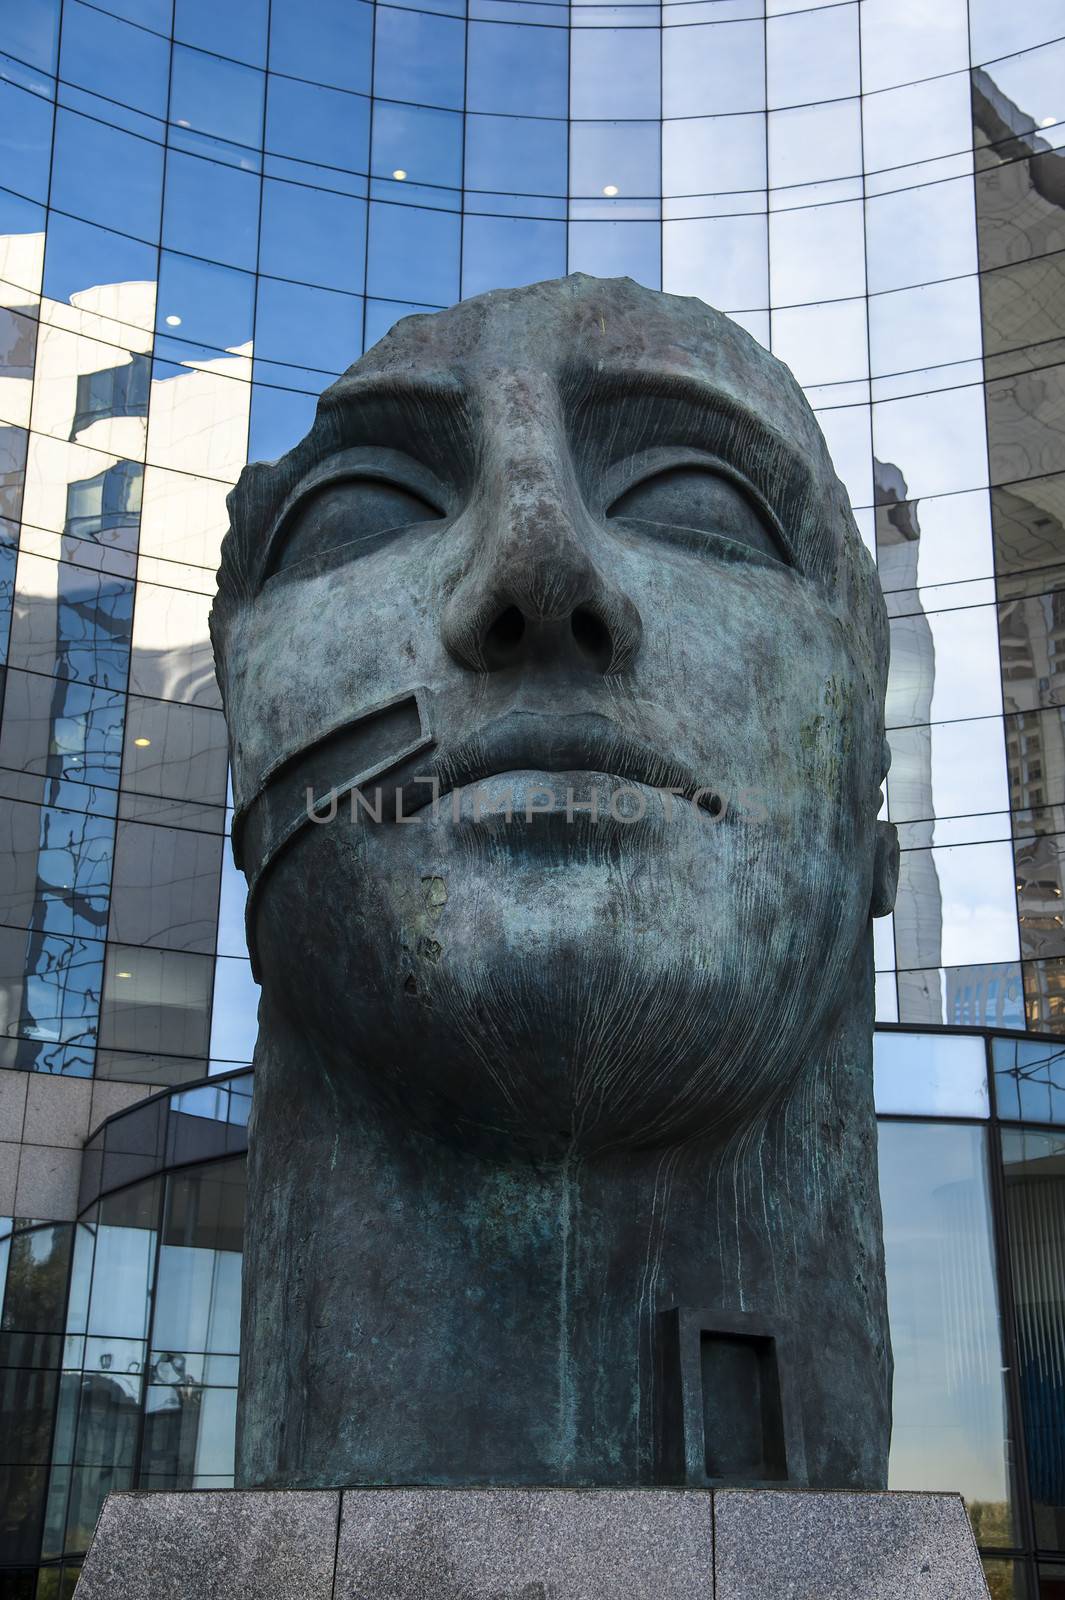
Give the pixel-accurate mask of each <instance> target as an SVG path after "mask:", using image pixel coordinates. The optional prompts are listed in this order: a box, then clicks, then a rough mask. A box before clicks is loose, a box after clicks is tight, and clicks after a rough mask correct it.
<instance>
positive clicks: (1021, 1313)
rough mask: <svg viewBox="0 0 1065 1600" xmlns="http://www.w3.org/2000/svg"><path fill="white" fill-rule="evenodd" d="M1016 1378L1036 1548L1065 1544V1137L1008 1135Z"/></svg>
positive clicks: (1004, 1146) (1008, 1214)
mask: <svg viewBox="0 0 1065 1600" xmlns="http://www.w3.org/2000/svg"><path fill="white" fill-rule="evenodd" d="M1002 1163H1003V1171H1004V1174H1005V1179H1006V1220H1007V1225H1008V1229H1009V1239H1010V1260H1011V1264H1012V1272H1013V1299H1014V1306H1015V1308H1016V1316H1017V1376H1018V1381H1019V1384H1020V1391H1021V1411H1022V1415H1023V1418H1024V1432H1025V1441H1026V1444H1027V1457H1028V1482H1029V1486H1030V1489H1031V1495H1032V1505H1033V1511H1034V1513H1035V1524H1036V1544H1037V1545H1039V1546H1040V1547H1041V1548H1043V1549H1048V1550H1060V1549H1062V1548H1063V1546H1065V1136H1063V1135H1061V1134H1056V1133H1030V1132H1023V1133H1022V1132H1020V1131H1013V1130H1004V1131H1003V1134H1002Z"/></svg>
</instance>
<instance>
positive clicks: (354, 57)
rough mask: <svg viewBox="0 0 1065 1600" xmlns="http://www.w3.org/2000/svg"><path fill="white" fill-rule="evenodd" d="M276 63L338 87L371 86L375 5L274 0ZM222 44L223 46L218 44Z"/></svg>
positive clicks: (272, 43) (295, 74)
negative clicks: (311, 4) (371, 47)
mask: <svg viewBox="0 0 1065 1600" xmlns="http://www.w3.org/2000/svg"><path fill="white" fill-rule="evenodd" d="M269 10H270V65H271V66H272V67H273V68H274V70H275V71H276V72H287V73H289V74H290V75H291V76H292V77H294V78H308V79H310V80H311V81H312V82H314V83H330V84H333V85H334V86H335V87H336V88H338V89H357V90H358V91H359V92H360V93H362V94H369V92H370V41H371V37H372V29H373V21H372V18H373V8H372V6H369V5H364V4H362V3H361V0H316V3H315V4H314V5H313V6H307V5H305V4H303V3H302V0H271V4H270V8H269ZM215 48H217V46H215Z"/></svg>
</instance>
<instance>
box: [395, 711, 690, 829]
mask: <svg viewBox="0 0 1065 1600" xmlns="http://www.w3.org/2000/svg"><path fill="white" fill-rule="evenodd" d="M521 771H527V772H602V773H607V774H609V775H610V776H612V777H615V778H620V779H622V780H624V781H625V782H627V783H639V784H645V785H646V786H647V787H649V788H655V789H671V790H674V791H676V792H677V793H679V794H680V795H681V796H683V797H684V798H685V799H688V800H691V799H693V798H694V797H695V796H696V794H698V793H699V791H700V789H702V788H703V784H702V782H701V780H699V779H697V778H696V777H695V775H694V774H693V773H692V772H691V771H690V769H689V768H687V767H686V766H685V765H684V764H683V763H682V762H680V761H677V760H675V759H672V758H670V757H667V756H663V755H662V753H661V752H660V751H659V750H656V749H655V748H654V747H653V746H652V745H649V744H647V743H645V742H644V741H643V740H642V739H639V738H636V737H634V736H633V735H632V734H629V733H627V732H626V731H625V730H624V729H623V728H621V727H620V726H619V724H618V723H616V722H615V721H614V720H613V719H612V718H611V717H608V716H604V715H602V714H599V713H595V712H581V713H575V714H573V715H570V716H548V715H545V714H544V713H542V712H533V711H512V712H510V713H508V714H507V715H506V716H504V717H500V718H498V719H496V720H495V721H492V722H489V723H486V724H485V726H484V727H482V728H480V729H478V731H477V732H476V733H475V734H473V735H471V736H470V737H469V738H466V739H463V740H461V741H460V742H459V743H458V744H455V745H453V746H451V747H450V748H448V749H445V750H443V751H441V752H440V753H439V754H438V755H437V756H436V757H435V759H434V760H432V761H430V762H427V763H426V766H425V769H424V770H423V772H422V773H421V774H419V781H418V782H415V783H409V784H405V785H404V790H403V811H404V814H405V815H406V816H412V815H414V814H415V813H416V812H418V811H421V810H424V809H425V807H426V806H428V805H430V804H431V803H432V801H433V799H434V794H435V797H436V798H439V797H441V796H443V795H446V794H450V793H451V792H452V791H453V790H455V789H464V788H466V787H468V786H469V785H470V784H476V783H480V782H483V781H484V780H485V779H487V778H493V777H497V776H499V775H500V774H502V773H508V772H521ZM426 780H433V781H431V782H430V781H426Z"/></svg>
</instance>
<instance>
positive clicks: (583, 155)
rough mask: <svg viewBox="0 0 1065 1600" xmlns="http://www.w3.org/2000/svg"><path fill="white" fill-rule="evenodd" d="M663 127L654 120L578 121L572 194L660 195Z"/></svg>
mask: <svg viewBox="0 0 1065 1600" xmlns="http://www.w3.org/2000/svg"><path fill="white" fill-rule="evenodd" d="M661 171H662V158H661V152H660V150H659V129H658V124H657V123H651V122H576V123H574V124H573V127H572V129H571V133H570V172H569V183H570V194H572V195H583V196H589V197H594V196H597V195H605V194H606V193H607V191H608V190H612V191H613V192H614V193H615V194H620V195H621V196H623V197H624V196H629V195H641V196H650V197H652V198H654V197H657V195H658V189H659V183H660V179H661Z"/></svg>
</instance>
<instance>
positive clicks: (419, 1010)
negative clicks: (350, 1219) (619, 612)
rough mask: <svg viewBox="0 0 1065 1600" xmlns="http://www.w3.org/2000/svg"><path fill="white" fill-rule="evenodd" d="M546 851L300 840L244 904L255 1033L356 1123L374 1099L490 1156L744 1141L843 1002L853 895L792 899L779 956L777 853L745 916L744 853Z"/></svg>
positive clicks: (701, 832) (443, 836)
mask: <svg viewBox="0 0 1065 1600" xmlns="http://www.w3.org/2000/svg"><path fill="white" fill-rule="evenodd" d="M517 837H518V838H519V839H520V838H521V836H517ZM555 843H556V844H557V845H558V846H559V848H557V849H556V848H552V849H550V850H546V851H545V850H543V849H541V848H539V847H538V846H537V845H536V843H535V841H529V843H528V844H527V845H525V844H519V846H518V847H517V848H515V835H514V833H513V831H511V832H510V833H508V834H506V835H504V836H503V837H501V838H495V839H493V838H491V837H489V838H484V837H482V836H480V835H476V834H472V835H471V834H464V833H463V832H461V831H456V830H455V829H452V828H443V829H437V830H434V831H433V835H432V836H431V838H429V839H426V837H425V836H424V834H421V833H420V832H419V830H417V829H414V828H411V829H409V830H408V829H406V828H403V829H396V830H392V831H390V832H388V833H384V832H381V833H378V832H376V830H375V832H374V833H373V834H371V835H369V836H368V835H367V834H366V833H365V832H364V833H363V834H362V836H361V838H357V837H356V836H355V835H354V834H352V833H349V832H348V831H346V830H345V829H343V828H338V827H330V828H323V829H320V830H315V832H314V833H313V834H310V835H308V836H307V837H306V839H305V840H304V842H303V843H302V844H301V845H299V846H298V847H297V848H296V849H293V850H292V851H291V853H290V855H289V856H288V858H287V859H286V860H285V861H283V862H282V863H279V865H278V868H277V869H276V871H275V872H274V874H273V875H272V880H271V883H270V886H269V888H268V890H267V892H266V894H265V895H264V896H263V899H262V902H261V907H260V916H259V922H258V925H257V931H258V944H259V950H260V956H261V962H262V977H263V993H264V1000H265V1002H266V1004H265V1007H264V1015H265V1016H266V1017H268V1018H269V1017H275V1018H277V1019H278V1020H279V1022H281V1023H282V1024H283V1026H284V1029H285V1031H286V1033H287V1034H288V1035H289V1037H290V1038H291V1039H292V1040H293V1054H295V1055H297V1059H298V1058H299V1057H303V1058H304V1059H306V1060H307V1064H308V1066H309V1068H310V1069H311V1070H313V1071H317V1072H321V1073H324V1074H325V1075H327V1077H328V1078H329V1080H330V1082H331V1085H332V1087H333V1089H334V1091H335V1092H336V1093H337V1095H338V1096H339V1097H340V1098H341V1099H342V1100H344V1101H346V1103H347V1105H348V1106H349V1108H350V1111H351V1114H353V1115H358V1114H359V1112H358V1107H359V1104H360V1103H365V1100H366V1097H367V1095H370V1096H372V1097H373V1098H374V1099H376V1100H377V1101H378V1102H380V1103H382V1104H384V1105H386V1106H387V1108H388V1111H389V1114H390V1115H392V1116H395V1117H398V1118H401V1119H403V1120H404V1121H405V1122H406V1123H407V1124H408V1125H410V1126H413V1127H416V1128H419V1129H421V1130H423V1131H425V1132H426V1133H429V1134H431V1135H432V1136H433V1137H436V1138H443V1139H447V1140H449V1141H454V1142H457V1143H461V1144H463V1145H467V1146H469V1147H470V1148H475V1149H480V1150H484V1151H486V1152H488V1153H491V1152H493V1151H499V1152H500V1153H507V1152H511V1151H517V1150H524V1151H526V1152H528V1153H529V1154H530V1155H531V1156H533V1157H543V1158H545V1159H554V1158H557V1157H561V1156H564V1155H565V1154H566V1153H567V1152H589V1153H591V1152H596V1151H605V1150H609V1149H611V1148H618V1149H621V1148H629V1149H633V1148H644V1149H653V1148H667V1147H670V1146H675V1145H678V1144H681V1143H684V1142H686V1141H689V1140H693V1139H715V1140H724V1139H726V1138H727V1137H729V1135H730V1134H731V1133H732V1132H734V1131H735V1129H736V1128H737V1127H738V1126H741V1125H743V1124H745V1123H747V1124H749V1123H750V1122H752V1121H754V1120H755V1119H756V1118H757V1117H758V1115H759V1114H760V1113H761V1112H763V1111H764V1110H765V1109H766V1108H767V1107H768V1106H769V1105H770V1104H771V1103H772V1101H773V1100H774V1099H775V1098H776V1097H777V1096H779V1095H780V1094H782V1093H784V1092H785V1091H786V1090H787V1089H788V1087H789V1086H790V1085H791V1084H792V1083H793V1082H794V1081H795V1079H796V1078H797V1076H798V1075H799V1073H800V1072H801V1070H802V1067H803V1064H804V1062H805V1061H807V1060H808V1059H809V1058H810V1055H811V1052H812V1051H813V1050H814V1049H815V1048H816V1047H817V1045H818V1044H819V1042H820V1041H822V1040H823V1039H824V1037H825V1034H826V1031H827V1029H828V1028H829V1027H830V1026H831V1024H832V1016H833V1012H834V1010H835V1009H838V1004H839V997H840V995H841V994H843V993H844V992H845V991H846V980H847V977H848V974H849V970H850V966H851V961H852V958H853V954H854V950H855V947H856V943H857V941H858V940H859V938H860V936H861V935H860V927H859V924H860V921H861V916H860V906H859V903H858V902H859V900H860V891H859V892H858V893H857V894H856V893H855V891H854V888H853V881H854V880H853V877H851V878H850V879H847V878H846V877H844V876H843V875H841V876H840V878H839V879H838V880H837V883H838V884H839V889H838V892H836V893H835V894H833V893H832V889H831V883H832V874H827V875H825V876H823V877H822V878H821V880H820V884H819V885H818V888H819V890H820V893H818V892H815V891H814V890H813V888H812V887H811V888H810V889H807V887H806V886H805V885H803V886H801V887H800V888H799V889H797V890H795V891H793V892H794V894H795V895H796V897H797V896H798V895H799V894H802V895H803V896H805V902H806V904H807V906H808V908H809V911H810V915H809V917H808V918H807V919H806V924H805V927H804V930H803V931H804V934H805V937H804V938H803V939H802V940H797V939H796V938H795V937H794V933H795V930H794V929H793V928H789V927H788V926H787V925H786V924H785V923H784V922H782V919H781V917H780V914H779V912H780V894H779V886H780V883H781V881H782V879H783V878H784V876H785V874H786V871H787V868H788V867H789V866H791V867H792V870H794V863H795V862H796V861H797V860H800V859H801V857H799V856H798V855H797V853H795V852H792V851H788V850H787V849H786V848H784V846H783V845H782V844H781V843H779V842H778V843H777V848H776V849H775V850H773V851H772V852H770V857H769V859H768V860H767V865H766V870H765V871H764V874H763V878H762V882H763V885H764V890H763V892H762V893H761V894H756V895H751V893H750V892H749V869H747V868H745V866H744V859H743V857H744V854H745V851H746V848H747V846H746V843H745V836H744V835H743V834H742V833H741V832H736V833H729V832H725V831H720V832H713V833H709V834H708V833H707V832H706V830H705V829H698V830H697V829H695V828H694V827H688V828H683V827H682V828H680V829H676V830H671V832H669V833H668V834H667V833H664V832H661V831H658V832H657V833H656V834H655V835H654V836H653V837H652V838H651V839H650V840H648V838H647V837H641V836H640V834H639V831H638V830H634V829H624V830H620V831H619V832H618V833H617V834H616V835H615V836H613V837H612V836H611V835H610V834H609V833H607V832H604V831H602V830H600V831H597V832H595V833H591V832H589V833H588V834H587V836H586V837H584V838H583V839H582V834H581V830H580V829H567V830H566V831H565V833H564V834H561V835H560V838H559V840H557V841H555ZM649 844H651V845H652V846H653V848H650V849H649V848H648V845H649ZM563 846H564V848H563ZM774 862H776V863H779V865H778V866H777V865H775V864H774ZM745 872H746V873H747V878H746V880H744V873H745ZM743 881H746V882H747V892H746V893H744V892H742V882H743ZM846 883H849V884H850V885H851V887H850V890H849V891H848V889H846V888H844V887H843V885H844V884H846ZM316 884H317V885H320V886H321V892H319V893H318V894H314V893H313V892H308V886H309V885H311V886H313V885H316ZM852 902H853V903H852ZM797 946H801V953H799V954H797V953H796V947H797ZM300 950H304V951H306V952H307V961H305V962H300V961H294V956H295V955H298V952H299V951H300ZM325 951H328V952H329V958H328V960H325V961H323V959H322V952H325ZM311 952H315V953H316V957H317V959H316V963H314V964H312V961H311ZM293 970H299V971H303V972H306V973H307V974H308V976H307V977H306V978H305V979H304V980H303V981H301V982H300V983H299V984H294V983H293V982H292V979H291V974H292V972H293ZM767 997H772V1004H771V1005H769V1004H767ZM782 1016H786V1017H789V1018H792V1019H794V1020H793V1022H792V1024H791V1026H789V1028H787V1029H782V1028H781V1026H780V1019H781V1017H782ZM297 1046H298V1052H297Z"/></svg>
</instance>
